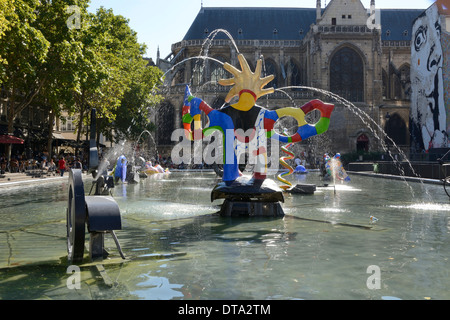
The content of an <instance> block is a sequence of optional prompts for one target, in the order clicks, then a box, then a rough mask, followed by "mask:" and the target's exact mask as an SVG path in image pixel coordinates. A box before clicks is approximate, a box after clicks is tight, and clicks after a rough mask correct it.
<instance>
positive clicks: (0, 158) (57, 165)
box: [0, 151, 87, 176]
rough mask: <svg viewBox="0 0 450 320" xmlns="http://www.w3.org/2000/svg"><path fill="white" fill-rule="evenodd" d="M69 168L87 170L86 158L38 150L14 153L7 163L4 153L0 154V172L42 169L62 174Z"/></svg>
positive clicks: (46, 171)
mask: <svg viewBox="0 0 450 320" xmlns="http://www.w3.org/2000/svg"><path fill="white" fill-rule="evenodd" d="M70 168H77V169H82V170H87V158H86V157H77V156H75V155H74V154H60V155H53V156H52V157H50V156H49V154H48V153H47V152H45V151H44V152H40V153H38V154H35V155H32V157H31V158H30V157H27V156H26V155H25V154H16V155H13V156H11V160H10V161H9V163H8V160H7V157H6V155H5V154H0V174H4V173H6V172H10V173H20V172H22V173H28V172H32V171H36V170H39V171H42V172H43V173H49V174H54V175H57V174H59V175H61V176H64V173H65V172H66V171H67V170H68V169H70Z"/></svg>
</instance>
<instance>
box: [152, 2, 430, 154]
mask: <svg viewBox="0 0 450 320" xmlns="http://www.w3.org/2000/svg"><path fill="white" fill-rule="evenodd" d="M424 10H425V8H423V9H396V10H391V9H378V8H376V6H375V1H374V0H372V1H371V6H370V8H365V7H364V6H363V4H362V3H361V1H359V0H332V1H330V2H329V3H328V5H327V6H326V7H322V4H321V1H320V0H318V1H317V5H316V8H203V7H202V8H201V9H200V11H199V13H198V15H197V17H196V18H195V19H194V21H193V23H192V25H191V27H190V29H189V30H187V33H186V35H185V37H184V39H183V40H182V41H180V42H178V43H175V44H173V45H172V53H171V55H170V56H168V57H167V58H165V59H161V58H160V57H158V59H157V65H158V66H159V67H160V68H161V69H163V70H164V71H167V74H166V78H165V86H164V88H163V92H162V93H163V94H164V95H165V98H166V99H165V101H164V102H163V104H162V105H161V106H160V107H159V110H158V112H157V114H156V115H155V122H156V123H158V124H159V129H158V133H157V140H158V144H159V146H160V148H161V149H162V150H165V151H163V153H166V154H168V155H169V154H170V150H171V146H173V144H174V143H175V142H173V141H171V133H172V132H173V130H174V129H176V128H181V127H182V121H181V109H182V105H183V93H184V88H185V85H186V84H189V86H190V87H191V90H192V92H193V93H194V94H195V95H196V96H198V97H201V98H202V99H203V100H204V101H207V102H208V103H209V104H210V105H211V106H212V107H213V108H220V107H221V106H223V104H224V99H225V97H226V95H227V93H228V90H229V88H228V87H222V86H220V85H219V84H218V83H217V81H218V80H219V79H221V78H229V77H230V75H229V74H227V72H226V71H225V70H224V69H223V67H222V64H221V63H220V62H229V63H231V64H232V65H235V66H238V65H239V63H238V60H237V55H238V54H239V53H242V54H243V55H244V56H245V57H246V59H247V61H248V62H249V64H250V66H251V67H252V68H254V67H255V66H256V61H257V60H258V59H262V60H263V65H264V68H263V72H264V73H265V75H269V74H273V75H275V79H274V80H273V81H272V82H271V83H269V85H268V87H274V88H275V93H273V94H271V95H268V96H267V97H264V98H262V99H260V100H258V102H257V103H258V104H260V105H262V106H263V107H265V108H268V109H271V108H278V107H289V106H297V107H300V106H301V105H303V104H304V103H306V102H308V101H309V100H311V99H315V98H319V99H322V100H323V101H325V102H332V103H334V104H335V105H336V108H335V112H334V113H333V117H332V119H331V125H330V128H329V132H328V133H327V134H326V137H322V138H320V139H321V140H320V141H318V142H316V143H315V144H316V145H320V146H321V147H322V149H321V150H316V151H317V153H318V154H320V153H321V152H324V151H325V152H340V153H341V154H342V153H352V152H357V151H362V152H378V151H383V150H386V148H389V146H390V145H392V144H393V143H395V144H396V145H398V146H399V148H400V149H401V150H403V152H404V153H405V154H406V155H408V154H409V151H410V134H409V116H410V106H411V81H410V69H411V40H412V38H413V36H412V26H413V22H414V21H415V19H416V18H417V17H418V16H419V15H420V14H421V13H423V12H424ZM306 87H310V88H306ZM321 90H324V91H321ZM333 94H335V95H338V96H339V98H333V96H332V95H333ZM287 127H289V122H288V124H287ZM385 133H386V134H387V135H388V136H389V138H387V137H386V135H385ZM318 139H319V138H318Z"/></svg>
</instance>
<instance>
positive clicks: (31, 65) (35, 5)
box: [0, 0, 49, 161]
mask: <svg viewBox="0 0 450 320" xmlns="http://www.w3.org/2000/svg"><path fill="white" fill-rule="evenodd" d="M39 7H40V2H39V1H38V0H15V1H14V10H13V11H11V10H9V11H6V12H4V15H5V18H6V20H7V21H9V29H7V30H5V31H4V35H3V37H2V38H1V39H0V56H1V57H2V59H3V63H1V64H0V79H1V80H0V82H1V83H2V85H3V87H4V91H5V93H6V96H7V99H6V101H8V107H7V110H8V132H9V133H12V132H13V131H14V120H15V118H16V117H17V115H19V114H20V113H21V112H22V111H23V110H24V109H25V108H26V107H27V106H28V105H29V104H30V103H31V102H32V101H33V99H34V98H35V97H36V95H37V94H38V93H39V91H40V90H41V88H42V86H43V85H44V84H45V81H46V77H44V78H39V77H38V69H39V68H40V67H41V66H42V64H43V63H44V62H45V58H46V56H47V52H48V49H49V42H48V41H47V39H45V37H44V35H43V34H42V32H41V31H40V30H39V29H37V28H36V26H35V22H36V12H37V10H38V9H39ZM7 154H8V161H9V159H10V156H11V149H10V146H9V145H8V146H7Z"/></svg>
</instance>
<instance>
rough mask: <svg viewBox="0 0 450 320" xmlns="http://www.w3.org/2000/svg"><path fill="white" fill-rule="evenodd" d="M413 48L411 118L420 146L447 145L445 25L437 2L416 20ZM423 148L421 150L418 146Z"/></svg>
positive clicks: (416, 140) (438, 146) (415, 138)
mask: <svg viewBox="0 0 450 320" xmlns="http://www.w3.org/2000/svg"><path fill="white" fill-rule="evenodd" d="M413 35H414V38H413V41H414V43H413V46H412V49H411V62H412V68H411V82H412V83H411V85H412V97H411V122H412V126H413V132H414V134H413V139H414V140H415V142H416V146H418V147H419V148H420V149H424V150H429V149H430V148H442V147H446V146H447V143H448V142H447V141H448V139H447V133H446V129H445V127H446V110H445V106H444V88H443V79H442V64H443V52H442V47H441V40H440V39H441V25H440V23H439V14H438V11H437V7H436V6H435V5H433V6H431V7H430V8H429V9H428V10H427V11H425V12H424V13H423V14H422V15H421V16H420V17H419V18H417V20H416V21H415V23H414V26H413ZM417 151H419V150H417Z"/></svg>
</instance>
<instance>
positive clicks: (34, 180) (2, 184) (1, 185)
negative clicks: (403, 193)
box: [0, 170, 442, 192]
mask: <svg viewBox="0 0 450 320" xmlns="http://www.w3.org/2000/svg"><path fill="white" fill-rule="evenodd" d="M174 171H178V170H174ZM347 172H348V173H349V174H350V175H352V174H354V175H361V176H370V177H377V178H384V179H391V180H407V181H411V182H420V181H421V182H423V183H429V184H442V180H437V179H423V178H417V177H402V176H397V175H389V174H379V173H373V172H367V171H365V172H364V171H361V172H357V171H347ZM84 175H86V173H83V176H84ZM68 178H69V173H68V172H66V173H64V176H63V177H61V176H60V175H59V174H56V175H42V176H41V177H33V176H31V175H29V174H26V173H9V172H7V173H5V174H1V175H0V192H1V190H2V189H5V188H8V187H18V186H24V185H37V184H39V183H48V182H57V181H64V180H67V179H68Z"/></svg>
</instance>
